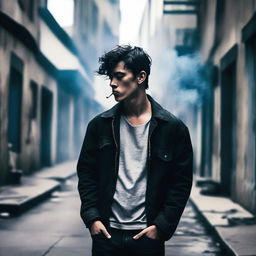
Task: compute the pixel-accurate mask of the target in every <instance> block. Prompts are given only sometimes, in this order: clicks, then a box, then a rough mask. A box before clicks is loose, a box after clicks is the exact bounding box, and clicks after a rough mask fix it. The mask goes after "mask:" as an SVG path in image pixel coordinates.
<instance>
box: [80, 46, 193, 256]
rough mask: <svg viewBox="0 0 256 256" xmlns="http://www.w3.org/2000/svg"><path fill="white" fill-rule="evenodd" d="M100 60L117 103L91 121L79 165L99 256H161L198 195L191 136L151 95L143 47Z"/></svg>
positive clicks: (82, 194)
mask: <svg viewBox="0 0 256 256" xmlns="http://www.w3.org/2000/svg"><path fill="white" fill-rule="evenodd" d="M99 61H100V64H101V65H100V67H99V71H98V73H99V74H100V75H106V76H108V77H109V79H110V86H111V88H112V92H113V95H114V97H115V100H116V101H117V102H118V104H116V105H115V106H114V107H113V108H111V109H110V110H108V111H105V112H103V113H101V114H100V115H98V116H96V117H95V118H94V119H93V120H91V121H90V123H89V124H88V127H87V131H86V135H85V139H84V143H83V146H82V150H81V153H80V157H79V160H78V164H77V172H78V177H79V183H78V190H79V193H80V198H81V202H82V205H81V217H82V219H83V221H84V223H85V225H86V226H87V227H88V228H89V229H90V233H91V237H92V255H93V256H117V255H118V256H120V255H122V256H124V255H132V256H142V255H144V256H147V255H148V256H149V255H151V256H162V255H164V242H165V241H166V240H168V239H170V238H171V237H172V235H173V233H174V231H175V229H176V227H177V225H178V222H179V220H180V217H181V214H182V212H183V210H184V207H185V205H186V202H187V200H188V197H189V194H190V190H191V184H192V161H193V160H192V159H193V153H192V146H191V141H190V136H189V132H188V129H187V127H186V126H185V125H184V124H183V123H182V122H181V121H180V120H179V119H177V118H176V117H175V116H173V115H172V114H170V113H169V112H168V111H167V110H165V109H163V108H162V107H161V106H160V105H159V104H158V103H157V102H155V101H154V100H153V98H152V97H150V96H149V95H147V94H146V91H145V90H146V89H147V88H148V77H149V74H150V66H151V59H150V57H149V56H148V55H147V54H146V53H145V52H144V51H143V49H142V48H140V47H131V46H129V45H128V46H117V47H116V48H115V49H113V50H112V51H110V52H108V53H106V54H105V55H103V56H102V57H101V58H100V59H99ZM159 80H161V79H159ZM160 83H161V81H160ZM157 86H159V89H161V87H160V86H161V85H160V84H159V85H157Z"/></svg>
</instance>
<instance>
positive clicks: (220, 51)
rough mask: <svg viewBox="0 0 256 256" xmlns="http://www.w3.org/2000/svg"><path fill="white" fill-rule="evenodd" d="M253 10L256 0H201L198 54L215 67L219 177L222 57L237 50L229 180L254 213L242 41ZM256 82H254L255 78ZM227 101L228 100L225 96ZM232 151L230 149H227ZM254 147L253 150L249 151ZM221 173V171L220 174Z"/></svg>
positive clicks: (216, 166)
mask: <svg viewBox="0 0 256 256" xmlns="http://www.w3.org/2000/svg"><path fill="white" fill-rule="evenodd" d="M255 11H256V1H253V0H247V1H243V0H236V1H235V3H234V1H232V0H226V1H216V0H211V1H202V7H201V15H200V18H201V48H200V50H201V54H202V56H203V60H204V61H208V62H210V63H212V64H213V65H215V66H217V67H218V70H219V74H218V76H219V82H218V85H217V86H216V87H215V88H214V124H213V138H214V140H213V154H212V170H213V173H212V177H213V179H214V180H216V181H218V182H220V183H222V180H221V161H223V159H221V147H222V145H221V132H223V131H221V127H222V119H221V113H222V112H221V106H222V104H224V103H225V101H224V100H221V93H222V90H221V86H225V85H222V84H221V81H222V75H221V70H222V64H223V63H224V62H225V56H227V53H229V51H230V49H232V47H233V46H234V45H237V53H236V67H235V71H236V77H235V78H236V85H235V96H236V102H235V109H234V112H235V116H236V117H235V121H234V124H233V128H230V129H233V130H234V131H235V137H234V145H235V151H234V153H232V154H233V159H234V166H233V170H232V172H233V177H232V179H231V183H232V184H231V187H232V189H231V194H230V196H231V197H232V198H233V199H234V200H235V201H237V202H239V203H241V204H242V205H244V206H245V207H246V208H247V209H249V210H251V211H253V212H256V192H255V172H256V170H255V158H256V155H255V133H254V134H253V131H252V127H251V125H252V124H251V123H252V122H251V119H252V118H253V116H252V112H251V110H250V106H249V104H248V102H250V101H251V97H254V96H253V94H252V91H251V89H250V86H249V85H248V73H247V72H248V70H247V64H246V56H245V43H244V42H243V40H242V29H243V28H244V26H245V25H246V24H247V23H248V22H249V20H250V19H251V18H252V16H253V15H254V14H255ZM223 57H224V59H223ZM254 83H255V81H254ZM226 100H228V99H226ZM230 150H233V149H230ZM253 150H254V152H253V153H251V152H252V151H253ZM222 175H223V174H222Z"/></svg>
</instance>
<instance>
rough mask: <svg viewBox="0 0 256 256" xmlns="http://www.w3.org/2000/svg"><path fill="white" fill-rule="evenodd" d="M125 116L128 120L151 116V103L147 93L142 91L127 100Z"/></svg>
mask: <svg viewBox="0 0 256 256" xmlns="http://www.w3.org/2000/svg"><path fill="white" fill-rule="evenodd" d="M123 108H124V115H125V116H126V117H127V118H129V117H130V118H139V117H141V116H144V115H148V116H151V114H152V110H151V103H150V101H149V99H148V97H147V94H146V92H145V91H140V92H139V93H138V94H137V95H136V96H134V97H132V98H128V99H125V100H124V102H123Z"/></svg>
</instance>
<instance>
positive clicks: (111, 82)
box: [110, 78, 117, 88]
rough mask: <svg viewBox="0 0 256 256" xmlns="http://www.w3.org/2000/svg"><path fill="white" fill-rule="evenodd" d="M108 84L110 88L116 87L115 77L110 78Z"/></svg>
mask: <svg viewBox="0 0 256 256" xmlns="http://www.w3.org/2000/svg"><path fill="white" fill-rule="evenodd" d="M110 86H111V87H112V88H116V87H117V82H116V79H114V78H112V79H111V80H110Z"/></svg>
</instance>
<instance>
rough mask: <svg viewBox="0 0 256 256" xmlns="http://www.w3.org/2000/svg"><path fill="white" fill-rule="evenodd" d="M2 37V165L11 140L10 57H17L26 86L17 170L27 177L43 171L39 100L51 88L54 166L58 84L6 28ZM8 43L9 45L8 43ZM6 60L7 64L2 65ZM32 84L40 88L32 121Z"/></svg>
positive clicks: (53, 158)
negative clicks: (35, 113)
mask: <svg viewBox="0 0 256 256" xmlns="http://www.w3.org/2000/svg"><path fill="white" fill-rule="evenodd" d="M0 31H1V32H0V33H1V60H2V63H4V65H3V66H2V65H1V67H3V68H1V86H0V88H1V100H0V102H1V103H0V105H1V106H0V108H1V113H2V114H1V139H0V140H1V148H2V151H1V155H2V154H3V155H4V156H5V157H4V159H2V161H1V163H3V164H4V166H5V165H6V164H7V163H8V157H7V154H8V153H7V148H8V147H7V143H8V142H7V138H8V130H7V128H8V91H9V90H8V87H9V79H10V77H9V76H10V59H11V54H12V53H15V54H16V55H17V56H18V57H19V58H20V59H21V60H22V61H23V63H24V70H23V82H22V109H21V152H20V153H19V154H18V156H17V168H20V169H22V170H23V171H24V172H25V173H29V172H31V171H32V170H34V169H37V168H39V167H40V147H39V145H40V122H41V115H40V112H41V111H42V110H41V109H40V99H41V89H42V86H44V87H46V88H48V89H49V90H50V91H51V92H52V94H53V102H54V104H53V119H52V120H53V121H52V127H51V129H52V140H51V144H52V149H53V150H52V155H51V161H52V163H54V161H55V156H56V151H55V150H54V148H55V146H54V145H55V144H56V115H57V108H56V96H57V94H56V93H57V83H56V80H55V79H54V78H53V77H52V76H51V75H49V74H48V73H47V72H45V70H44V69H43V68H42V67H41V66H40V64H39V63H38V62H37V60H36V59H35V56H34V54H33V52H31V51H30V50H28V49H27V47H26V46H25V45H24V44H22V43H21V42H20V41H19V40H17V39H16V38H15V37H13V35H11V34H10V33H9V32H8V31H6V30H5V29H3V28H0ZM6 42H8V43H6ZM3 60H4V62H3ZM31 80H33V81H34V82H36V83H37V85H38V95H37V98H38V103H37V110H36V112H37V116H36V118H35V119H31V118H30V108H31V91H30V87H29V86H30V81H31Z"/></svg>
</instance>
